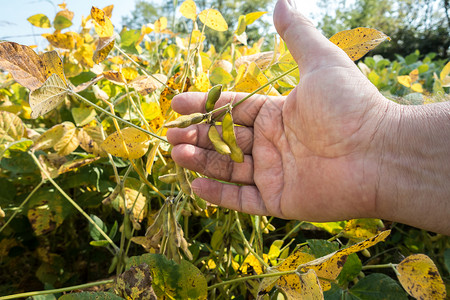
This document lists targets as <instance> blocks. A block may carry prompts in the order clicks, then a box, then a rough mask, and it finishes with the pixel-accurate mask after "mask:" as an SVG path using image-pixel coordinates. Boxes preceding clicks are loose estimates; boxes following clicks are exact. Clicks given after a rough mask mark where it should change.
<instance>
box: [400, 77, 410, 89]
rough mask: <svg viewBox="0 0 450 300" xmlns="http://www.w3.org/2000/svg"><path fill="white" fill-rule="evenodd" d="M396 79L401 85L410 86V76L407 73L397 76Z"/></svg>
mask: <svg viewBox="0 0 450 300" xmlns="http://www.w3.org/2000/svg"><path fill="white" fill-rule="evenodd" d="M397 81H398V83H400V84H401V85H403V86H406V87H411V77H409V75H403V76H397Z"/></svg>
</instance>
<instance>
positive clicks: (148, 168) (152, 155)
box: [145, 141, 161, 175]
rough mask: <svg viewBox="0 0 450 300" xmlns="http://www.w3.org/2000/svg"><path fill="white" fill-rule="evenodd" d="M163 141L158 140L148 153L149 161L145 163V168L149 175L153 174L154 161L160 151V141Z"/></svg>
mask: <svg viewBox="0 0 450 300" xmlns="http://www.w3.org/2000/svg"><path fill="white" fill-rule="evenodd" d="M160 142H161V141H156V142H155V144H154V145H153V147H152V149H151V150H150V152H149V153H148V155H147V163H146V164H145V170H146V171H147V173H148V174H149V175H151V174H152V168H153V163H154V162H155V157H156V153H157V152H158V148H159V143H160Z"/></svg>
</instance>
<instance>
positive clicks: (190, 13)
mask: <svg viewBox="0 0 450 300" xmlns="http://www.w3.org/2000/svg"><path fill="white" fill-rule="evenodd" d="M180 13H181V14H182V15H183V17H185V18H187V19H191V20H192V21H195V19H197V6H196V5H195V2H194V1H193V0H186V1H184V2H183V3H182V4H181V6H180Z"/></svg>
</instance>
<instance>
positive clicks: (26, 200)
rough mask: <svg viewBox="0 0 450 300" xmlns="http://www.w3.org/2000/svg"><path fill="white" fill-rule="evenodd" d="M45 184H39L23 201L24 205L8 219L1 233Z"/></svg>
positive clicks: (42, 182) (0, 230) (0, 229)
mask: <svg viewBox="0 0 450 300" xmlns="http://www.w3.org/2000/svg"><path fill="white" fill-rule="evenodd" d="M43 184H44V181H41V182H39V184H38V185H37V186H36V187H35V188H34V189H33V190H32V191H31V193H30V194H29V195H28V196H27V198H25V200H23V202H22V204H20V206H19V207H18V208H17V209H16V211H15V212H14V213H13V214H12V216H11V217H10V218H9V219H8V221H6V223H5V224H3V226H2V228H0V232H2V231H3V229H5V228H6V226H8V224H9V223H10V222H11V221H12V219H14V217H15V216H16V215H17V214H18V213H19V212H20V211H21V209H22V207H24V206H25V204H27V202H28V201H29V200H30V199H31V197H32V196H33V195H34V193H36V191H37V190H38V189H39V188H40V187H41V186H42V185H43Z"/></svg>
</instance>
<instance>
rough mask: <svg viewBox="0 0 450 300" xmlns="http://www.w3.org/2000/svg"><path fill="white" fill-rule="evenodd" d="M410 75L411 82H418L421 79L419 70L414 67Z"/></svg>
mask: <svg viewBox="0 0 450 300" xmlns="http://www.w3.org/2000/svg"><path fill="white" fill-rule="evenodd" d="M409 77H411V82H416V81H417V80H418V79H419V70H418V69H414V70H412V71H411V72H410V73H409Z"/></svg>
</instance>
